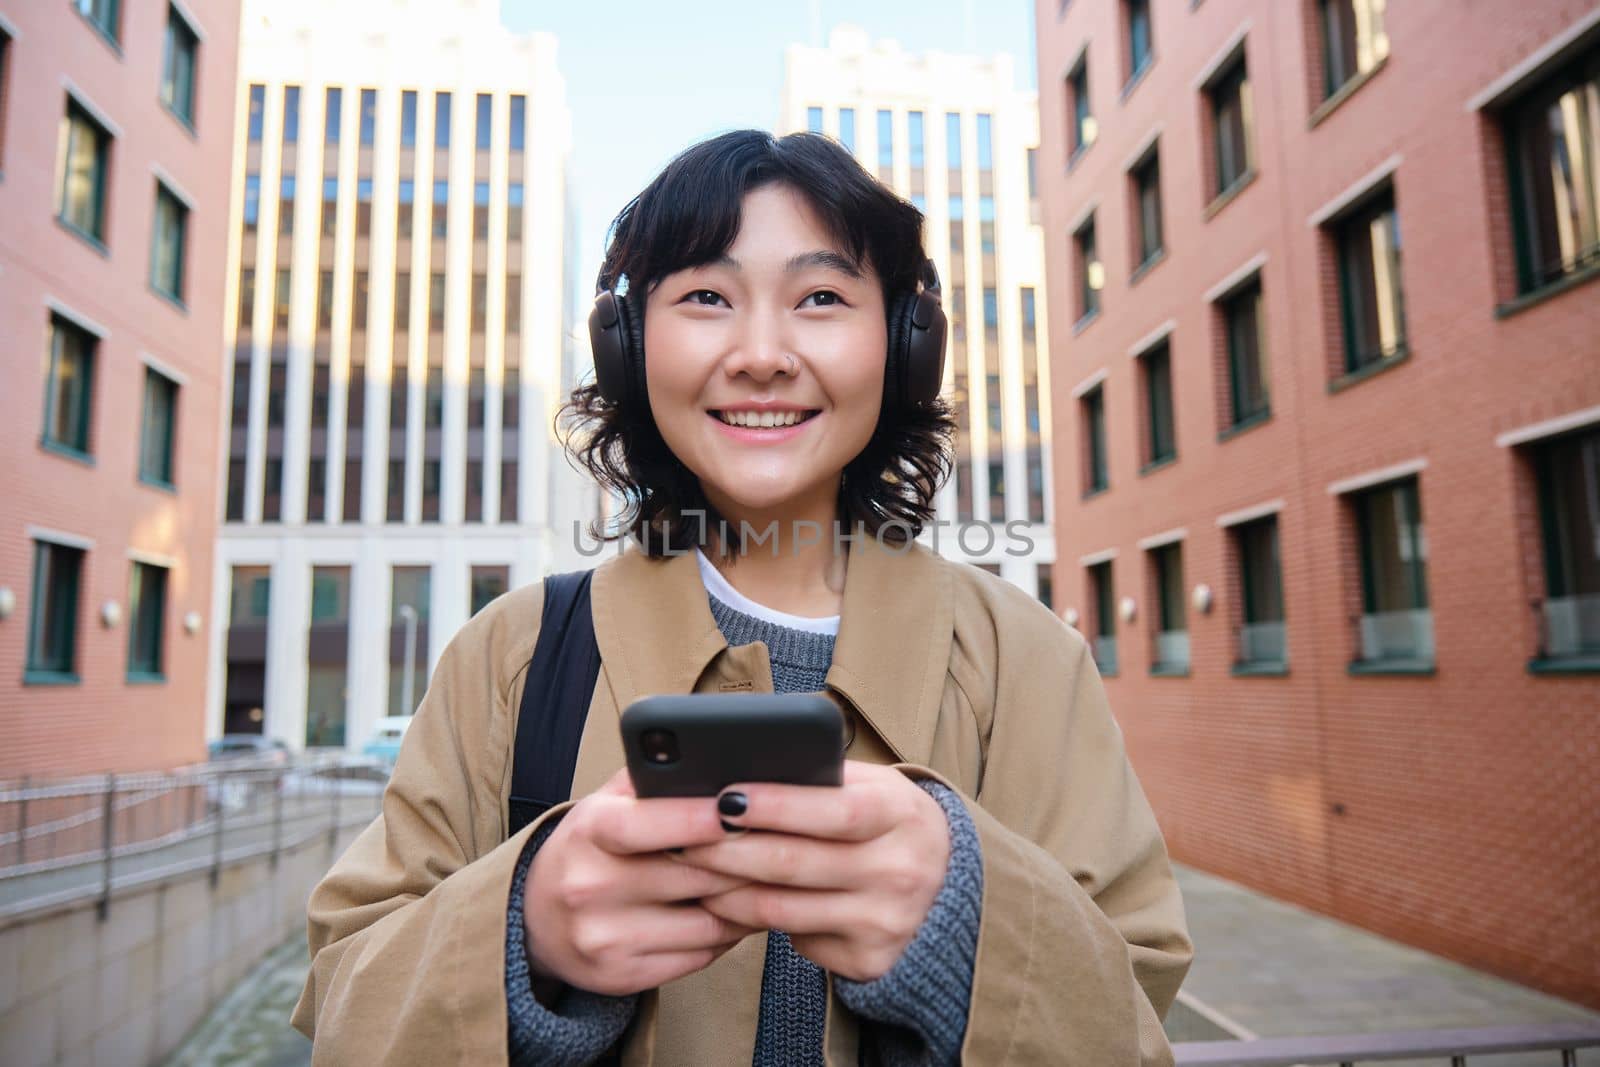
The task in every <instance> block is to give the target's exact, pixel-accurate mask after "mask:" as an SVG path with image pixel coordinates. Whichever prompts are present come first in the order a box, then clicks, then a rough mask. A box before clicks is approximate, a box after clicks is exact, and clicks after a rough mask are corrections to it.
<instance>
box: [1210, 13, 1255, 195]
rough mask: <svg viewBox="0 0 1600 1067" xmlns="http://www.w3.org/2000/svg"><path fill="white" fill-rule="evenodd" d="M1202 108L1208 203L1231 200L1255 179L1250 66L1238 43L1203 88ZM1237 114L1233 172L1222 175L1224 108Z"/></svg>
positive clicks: (1243, 48)
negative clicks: (1206, 115)
mask: <svg viewBox="0 0 1600 1067" xmlns="http://www.w3.org/2000/svg"><path fill="white" fill-rule="evenodd" d="M1205 94H1206V107H1207V109H1208V110H1209V112H1210V117H1211V173H1210V174H1209V175H1208V177H1209V178H1210V182H1211V201H1212V203H1217V202H1219V201H1226V200H1228V199H1231V198H1232V197H1233V196H1234V195H1235V194H1237V193H1238V192H1239V190H1241V189H1243V188H1244V187H1245V186H1246V185H1248V184H1250V182H1251V180H1252V179H1254V178H1255V176H1256V153H1255V107H1254V102H1253V99H1252V92H1251V83H1250V65H1249V61H1248V58H1247V57H1246V55H1245V45H1244V42H1243V41H1241V42H1240V43H1239V48H1238V51H1237V53H1236V54H1234V55H1233V56H1231V57H1230V58H1229V59H1228V60H1227V61H1226V62H1224V63H1223V64H1222V65H1221V67H1220V68H1219V69H1218V70H1217V72H1216V73H1215V74H1214V75H1212V77H1211V78H1210V80H1209V81H1207V82H1206V85H1205ZM1229 103H1232V104H1233V105H1234V106H1236V107H1237V108H1238V113H1239V142H1240V143H1239V155H1240V159H1239V161H1238V168H1237V170H1236V171H1235V172H1234V173H1233V174H1232V175H1231V176H1228V175H1225V174H1224V173H1223V158H1224V152H1223V146H1224V138H1225V133H1224V131H1225V129H1226V125H1225V123H1224V121H1223V119H1224V115H1225V113H1226V111H1227V105H1228V104H1229Z"/></svg>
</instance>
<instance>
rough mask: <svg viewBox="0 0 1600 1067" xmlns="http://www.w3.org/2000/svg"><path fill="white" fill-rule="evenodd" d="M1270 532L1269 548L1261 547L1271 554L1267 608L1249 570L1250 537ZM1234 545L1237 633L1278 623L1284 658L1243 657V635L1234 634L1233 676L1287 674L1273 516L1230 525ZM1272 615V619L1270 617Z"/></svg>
mask: <svg viewBox="0 0 1600 1067" xmlns="http://www.w3.org/2000/svg"><path fill="white" fill-rule="evenodd" d="M1260 530H1270V531H1271V538H1270V541H1269V543H1268V544H1266V545H1265V546H1261V547H1262V548H1263V549H1264V550H1265V551H1267V552H1269V553H1270V560H1265V561H1260V562H1263V563H1266V562H1270V564H1271V567H1272V585H1273V591H1274V592H1275V593H1276V595H1275V596H1273V597H1271V598H1270V599H1271V601H1272V602H1271V603H1270V604H1263V603H1262V598H1263V596H1264V594H1265V593H1266V590H1262V589H1257V588H1255V582H1254V579H1253V572H1254V570H1255V568H1253V567H1252V566H1251V562H1252V560H1253V558H1254V557H1253V554H1252V553H1253V551H1254V548H1253V547H1252V540H1251V539H1252V535H1253V534H1254V533H1255V532H1256V531H1260ZM1229 533H1230V535H1231V538H1232V542H1233V555H1234V566H1235V568H1236V569H1237V576H1238V580H1239V624H1240V629H1241V631H1242V629H1243V628H1244V627H1246V626H1256V625H1263V624H1270V623H1277V624H1279V625H1281V626H1282V627H1283V632H1284V642H1283V644H1284V654H1283V656H1282V657H1281V658H1278V659H1266V658H1253V659H1247V658H1246V657H1245V656H1244V648H1243V640H1242V634H1236V640H1237V641H1238V644H1237V645H1236V648H1237V655H1236V657H1235V659H1234V665H1233V673H1234V674H1236V675H1240V674H1246V675H1248V674H1287V673H1288V670H1289V654H1288V645H1289V640H1288V632H1289V631H1288V627H1289V615H1288V607H1287V603H1286V601H1287V597H1286V595H1285V593H1286V590H1285V589H1284V585H1283V532H1282V527H1281V525H1280V523H1279V521H1278V515H1277V514H1276V513H1273V514H1270V515H1263V516H1261V517H1259V518H1255V519H1250V520H1248V521H1246V522H1241V523H1237V524H1235V525H1233V526H1232V527H1231V528H1230V529H1229ZM1274 615H1275V617H1273V616H1274Z"/></svg>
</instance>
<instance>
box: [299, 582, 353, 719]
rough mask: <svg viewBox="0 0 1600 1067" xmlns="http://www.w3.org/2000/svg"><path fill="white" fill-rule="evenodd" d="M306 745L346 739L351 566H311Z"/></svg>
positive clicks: (307, 642) (307, 644)
mask: <svg viewBox="0 0 1600 1067" xmlns="http://www.w3.org/2000/svg"><path fill="white" fill-rule="evenodd" d="M306 636H307V641H306V747H308V748H317V747H337V746H341V745H343V744H344V743H345V693H346V691H347V689H348V686H349V666H350V568H349V567H339V566H332V567H313V568H311V627H310V632H309V633H308V634H307V635H306Z"/></svg>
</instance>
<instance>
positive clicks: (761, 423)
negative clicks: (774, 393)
mask: <svg viewBox="0 0 1600 1067" xmlns="http://www.w3.org/2000/svg"><path fill="white" fill-rule="evenodd" d="M717 414H718V416H719V417H720V418H721V419H722V421H723V422H725V423H727V424H728V425H730V426H748V427H760V428H766V427H769V426H793V425H794V424H795V423H797V422H803V421H805V418H806V414H805V412H801V411H719V412H718V413H717Z"/></svg>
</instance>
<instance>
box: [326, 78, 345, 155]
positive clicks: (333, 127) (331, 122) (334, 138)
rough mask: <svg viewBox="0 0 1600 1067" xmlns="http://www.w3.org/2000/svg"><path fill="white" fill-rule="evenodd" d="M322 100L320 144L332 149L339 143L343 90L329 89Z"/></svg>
mask: <svg viewBox="0 0 1600 1067" xmlns="http://www.w3.org/2000/svg"><path fill="white" fill-rule="evenodd" d="M322 100H323V104H322V143H323V144H324V145H326V146H327V147H329V148H332V147H333V146H334V145H336V144H338V143H339V121H340V118H341V113H342V112H343V110H344V90H342V89H338V88H331V89H329V90H327V92H325V93H324V94H323V96H322ZM330 162H331V161H330Z"/></svg>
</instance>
